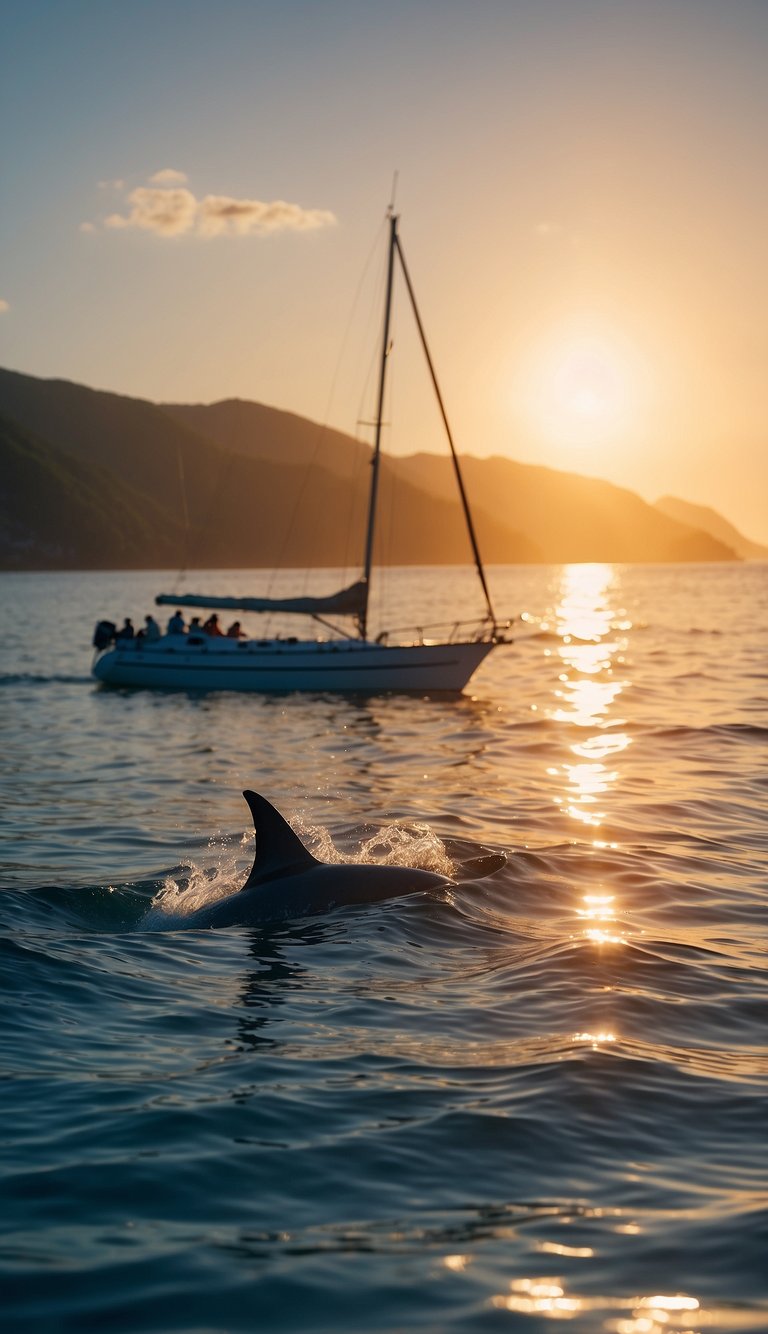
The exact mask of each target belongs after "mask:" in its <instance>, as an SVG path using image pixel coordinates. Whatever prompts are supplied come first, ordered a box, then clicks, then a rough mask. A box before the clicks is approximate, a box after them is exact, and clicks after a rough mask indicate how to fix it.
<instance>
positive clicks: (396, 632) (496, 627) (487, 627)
mask: <svg viewBox="0 0 768 1334" xmlns="http://www.w3.org/2000/svg"><path fill="white" fill-rule="evenodd" d="M513 619H514V618H512V617H510V618H509V619H508V620H504V621H497V620H492V619H491V618H490V617H488V616H483V617H475V618H474V619H472V620H469V621H432V622H430V624H429V625H401V626H395V627H394V628H390V629H388V630H382V631H381V633H380V634H378V635H377V636H376V643H377V644H382V645H384V644H388V643H389V642H390V640H391V639H392V638H393V636H402V635H408V636H410V637H411V638H415V642H416V643H418V644H423V643H424V640H425V636H429V638H430V639H434V638H439V639H442V640H444V641H445V642H446V643H448V644H454V643H457V642H462V643H466V642H467V640H469V641H474V642H476V643H482V642H485V641H487V640H492V641H493V642H494V643H499V644H503V643H504V642H505V640H506V632H507V631H508V630H510V629H511V628H512V623H513Z"/></svg>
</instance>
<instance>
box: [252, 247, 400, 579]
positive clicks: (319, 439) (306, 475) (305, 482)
mask: <svg viewBox="0 0 768 1334" xmlns="http://www.w3.org/2000/svg"><path fill="white" fill-rule="evenodd" d="M383 227H384V224H383V223H382V224H381V226H380V227H379V230H378V232H377V233H376V238H375V240H374V242H373V244H372V246H371V248H370V250H369V253H368V256H367V259H366V261H365V265H364V267H363V272H362V274H361V275H360V278H359V280H358V284H357V288H356V290H355V294H354V297H353V299H352V305H351V308H350V312H349V315H348V317H347V323H346V328H345V331H344V335H343V337H342V341H341V347H340V349H339V354H338V357H337V358H336V366H335V369H334V372H333V375H332V377H331V385H330V389H329V391H328V398H327V401H326V408H325V414H324V418H323V421H322V423H319V424H318V427H317V432H316V435H315V444H314V449H313V451H312V457H311V459H310V461H309V463H308V464H307V466H306V467H305V468H304V470H303V477H302V482H301V485H300V487H299V488H298V492H297V494H296V496H295V499H294V503H293V507H292V510H291V515H290V518H289V520H288V523H287V524H286V527H285V531H284V533H283V540H282V542H281V545H280V551H279V553H278V556H277V559H276V561H275V565H274V567H273V570H272V574H271V577H270V580H269V582H268V584H267V596H270V595H271V592H272V588H273V586H274V582H275V579H276V577H277V574H278V573H279V572H280V571H281V570H282V569H283V568H284V561H285V555H286V551H287V549H288V546H289V543H290V541H291V538H292V537H293V533H294V531H295V528H296V522H297V519H298V514H299V509H300V507H301V504H302V501H303V499H304V496H305V494H306V491H307V488H308V486H309V482H310V477H311V474H312V472H313V470H314V469H315V467H316V466H317V460H318V456H319V453H320V449H321V446H322V444H323V439H324V437H325V435H326V434H327V432H328V429H329V427H328V419H329V417H330V414H331V408H332V404H333V399H334V396H335V393H336V386H337V383H338V379H339V374H340V370H341V365H342V362H343V359H344V357H345V355H346V349H347V344H348V342H349V338H350V334H351V330H352V324H353V321H354V318H355V315H356V313H357V307H358V305H359V302H360V297H361V293H362V291H363V288H364V285H365V282H366V279H367V277H368V273H369V271H370V268H371V264H372V261H373V259H374V257H375V256H376V254H377V252H379V251H380V247H381V234H382V231H383ZM347 532H349V525H348V526H347ZM347 559H348V556H347ZM358 563H359V562H358ZM347 572H348V566H347V568H345V571H344V574H345V576H346V574H347ZM307 578H308V572H306V573H305V583H306V579H307Z"/></svg>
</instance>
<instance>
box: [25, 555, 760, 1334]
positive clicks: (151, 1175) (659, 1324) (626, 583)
mask: <svg viewBox="0 0 768 1334" xmlns="http://www.w3.org/2000/svg"><path fill="white" fill-rule="evenodd" d="M492 580H493V587H494V589H495V590H496V591H497V594H498V597H499V602H500V603H501V604H502V605H503V606H504V607H505V608H509V609H510V610H513V609H514V610H524V609H527V610H528V611H530V612H531V613H533V614H536V615H545V619H546V623H547V628H543V629H542V628H541V627H539V626H537V625H534V626H533V628H534V629H536V631H537V633H535V634H532V635H531V636H530V637H529V638H526V639H524V640H522V641H521V642H519V643H518V644H517V645H515V647H513V648H509V649H504V650H499V651H497V652H496V653H495V654H493V655H492V656H491V658H490V659H489V660H488V662H487V663H486V664H485V665H484V666H483V667H482V668H481V670H480V672H479V673H478V674H477V676H476V677H475V679H474V681H473V682H472V683H471V686H470V688H469V691H468V692H467V693H465V694H464V695H463V696H461V697H454V698H433V699H418V698H410V697H407V698H402V697H396V696H391V697H387V696H382V697H376V698H369V699H359V698H356V699H352V698H345V697H333V696H327V695H326V696H303V697H302V696H287V697H275V698H258V697H244V696H241V697H238V696H236V695H223V694H222V695H209V696H203V697H197V698H195V697H192V696H187V695H183V694H180V695H160V694H150V693H134V694H131V693H121V692H109V691H106V690H103V689H97V688H95V687H94V686H93V685H92V684H91V683H90V681H89V678H88V668H89V664H90V653H89V649H88V647H87V641H88V637H89V635H90V630H91V624H92V622H93V620H95V619H96V617H97V615H103V614H111V615H113V616H116V615H117V614H118V613H120V614H123V613H126V612H127V613H133V614H134V615H136V616H139V615H140V614H142V613H143V612H144V611H146V610H149V608H150V606H151V596H152V594H153V593H154V592H155V591H157V588H158V585H159V581H158V578H157V577H156V576H151V575H146V574H142V575H102V574H99V575H87V576H74V575H68V576H65V575H59V576H47V575H18V576H4V577H3V578H2V580H0V595H1V596H2V608H3V615H2V623H3V626H4V634H3V645H2V668H1V669H0V725H1V727H2V751H1V754H2V782H1V784H0V800H1V801H2V815H3V827H4V835H5V837H4V849H5V851H4V868H3V876H2V887H3V892H2V894H0V952H1V953H2V973H1V975H2V980H3V990H4V1001H5V1003H4V1006H3V1024H2V1027H1V1028H0V1062H1V1066H2V1074H3V1118H2V1150H1V1152H2V1163H1V1165H0V1173H1V1185H0V1192H1V1197H2V1210H1V1217H2V1231H3V1236H2V1240H1V1241H0V1298H1V1299H2V1307H1V1309H2V1312H3V1321H4V1324H5V1327H7V1328H8V1329H9V1330H13V1331H14V1334H15V1332H17V1331H19V1332H21V1331H27V1330H35V1331H60V1330H61V1331H77V1332H78V1334H79V1332H80V1331H89V1330H99V1331H100V1330H110V1331H113V1330H128V1331H170V1330H178V1331H185V1334H198V1332H199V1334H210V1332H213V1331H239V1330H243V1331H245V1330H255V1329H258V1330H275V1331H283V1330H285V1331H289V1330H290V1331H299V1330H313V1331H359V1330H371V1331H388V1332H391V1334H392V1332H394V1331H411V1330H420V1331H435V1332H437V1331H451V1332H452V1334H453V1332H454V1331H455V1332H456V1334H458V1332H459V1331H484V1330H515V1331H526V1332H527V1331H539V1330H547V1329H549V1328H550V1326H551V1322H552V1320H554V1319H558V1320H560V1321H561V1322H562V1323H564V1324H565V1325H566V1326H567V1327H568V1328H569V1329H570V1330H572V1331H573V1332H574V1334H576V1332H577V1331H578V1332H579V1334H587V1332H588V1334H592V1331H613V1332H614V1334H662V1331H667V1330H674V1331H696V1332H699V1331H701V1332H702V1334H703V1331H719V1330H722V1331H726V1330H728V1331H730V1330H750V1331H756V1330H761V1331H765V1330H768V1263H767V1257H768V1154H766V1148H767V1147H768V1101H767V1100H766V1094H767V1093H768V1046H767V1045H766V1034H767V1032H768V1026H767V1021H768V967H767V961H766V906H767V895H766V861H767V859H766V851H767V849H768V823H767V822H766V815H765V809H766V796H767V795H768V793H767V788H768V765H767V764H766V758H767V755H768V749H767V747H766V741H768V702H767V698H766V697H767V694H768V690H767V686H768V667H767V665H766V635H765V626H766V624H767V623H768V607H767V605H766V604H767V603H768V569H767V567H765V566H759V565H747V566H739V567H715V566H710V567H678V568H672V567H669V568H661V567H649V568H612V567H606V566H572V567H567V568H564V569H559V568H558V569H533V570H532V569H526V570H501V569H500V570H495V571H493V572H492ZM162 582H163V583H165V582H167V580H163V581H162ZM200 582H202V581H200ZM212 582H213V581H212ZM221 584H222V580H221V579H220V580H219V586H220V588H221ZM236 584H237V579H236V577H234V576H231V575H227V576H226V585H227V588H232V587H233V586H236ZM251 586H252V581H251ZM389 590H390V596H391V597H395V598H396V600H397V601H398V602H399V603H400V604H401V619H400V620H399V621H398V622H397V623H399V624H405V623H407V622H408V620H409V619H411V616H410V604H411V602H413V603H414V605H415V601H416V599H417V598H418V595H419V594H420V593H423V592H424V591H425V590H428V591H429V595H430V599H431V602H432V605H433V607H434V608H436V610H437V611H438V612H440V611H441V609H443V610H445V609H450V610H451V612H452V611H453V609H454V608H455V607H456V605H457V604H458V603H460V602H461V599H462V597H463V576H460V575H459V574H457V572H455V571H442V572H421V573H420V572H394V573H393V574H392V575H391V576H390V584H389ZM221 591H225V590H224V589H223V588H222V589H221ZM247 786H250V787H255V788H256V789H257V790H259V791H261V792H263V793H264V794H265V795H266V796H267V797H269V798H270V800H272V801H273V802H275V804H277V805H278V806H279V807H280V808H281V809H282V810H283V811H284V812H285V813H286V814H287V815H288V816H290V818H291V819H292V820H293V821H294V822H295V824H296V827H297V828H299V829H301V831H302V832H303V835H304V837H305V838H306V840H307V842H308V843H309V844H310V846H312V847H313V848H314V849H315V850H316V851H319V852H320V854H321V855H324V856H326V857H328V856H331V855H332V853H333V849H334V848H335V849H337V850H338V852H339V853H340V854H343V855H344V856H348V857H355V856H359V855H361V854H360V850H361V846H362V845H366V847H365V848H363V855H368V856H372V857H375V858H382V857H385V856H390V857H391V858H392V859H394V860H396V861H403V862H405V861H413V862H414V863H418V864H421V865H424V864H432V865H440V864H445V859H450V858H457V859H460V858H465V857H469V856H473V855H477V852H478V850H479V849H480V848H481V847H492V848H502V849H504V850H506V851H507V852H508V854H509V861H508V865H507V867H506V869H505V870H504V871H502V872H500V873H499V874H497V875H496V876H495V877H493V878H492V879H490V880H486V881H483V882H482V883H479V884H476V885H461V886H459V887H458V888H457V889H456V890H453V891H450V892H444V891H442V892H439V893H436V894H433V895H424V894H422V895H415V896H413V897H409V898H405V899H401V900H396V901H390V902H386V903H381V904H378V905H372V906H369V907H356V908H346V909H337V910H336V911H334V912H331V913H329V914H327V915H325V916H321V917H316V918H313V919H311V920H305V921H300V922H294V923H290V924H287V925H282V926H280V927H279V928H273V929H255V928H240V929H238V928H232V929H228V930H223V931H193V930H189V929H187V930H185V929H184V923H183V916H182V918H181V920H179V914H180V913H181V914H183V913H184V911H185V908H186V907H187V906H189V904H190V903H191V902H199V901H201V900H202V899H205V897H206V896H207V895H209V894H212V893H217V892H221V889H222V887H227V886H229V885H232V886H235V885H236V884H239V883H241V881H242V878H243V876H244V874H245V871H246V868H247V867H248V865H249V862H250V857H251V855H252V840H251V838H250V836H249V832H248V828H247V825H248V821H247V810H246V807H245V804H244V803H243V801H242V798H241V797H240V795H239V793H240V790H241V789H242V788H243V787H247ZM153 905H154V906H153ZM169 910H170V911H169ZM150 911H151V913H152V916H151V917H150V918H149V920H147V914H148V913H149V912H150ZM164 914H165V915H166V916H167V921H166V922H165V925H166V926H167V927H169V928H171V927H172V928H173V929H166V930H162V929H155V930H147V929H145V928H146V927H147V926H148V925H149V924H154V925H155V926H156V927H157V926H159V927H162V926H163V925H164V921H163V918H164Z"/></svg>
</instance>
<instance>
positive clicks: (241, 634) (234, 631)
mask: <svg viewBox="0 0 768 1334" xmlns="http://www.w3.org/2000/svg"><path fill="white" fill-rule="evenodd" d="M247 638H248V636H247V634H246V633H245V630H242V629H241V628H240V622H239V621H233V622H232V624H231V625H230V627H229V629H228V630H227V639H247Z"/></svg>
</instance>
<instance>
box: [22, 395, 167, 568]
mask: <svg viewBox="0 0 768 1334" xmlns="http://www.w3.org/2000/svg"><path fill="white" fill-rule="evenodd" d="M0 469H1V470H2V479H3V485H2V489H0V567H2V568H3V569H6V570H7V569H20V570H29V569H51V568H56V569H82V568H83V567H93V566H101V565H105V564H108V565H112V566H117V567H120V566H123V565H126V566H132V567H137V566H142V565H146V566H147V567H149V568H151V567H152V566H154V565H156V564H172V563H173V561H174V560H175V558H176V553H177V551H178V547H179V542H180V540H181V533H180V532H178V531H176V530H174V529H173V528H169V525H168V523H167V522H166V521H165V520H164V518H163V514H162V511H161V510H160V508H159V506H157V505H155V504H153V503H152V502H149V501H148V500H147V498H146V497H145V496H142V495H139V494H138V493H137V492H136V491H134V490H133V489H132V488H131V487H129V486H127V485H126V484H125V483H124V482H120V481H118V480H117V478H115V477H113V476H112V475H111V474H110V473H109V472H108V471H107V470H106V469H104V468H97V467H95V466H93V465H91V464H85V463H79V462H77V461H76V460H75V459H72V458H70V457H69V456H68V455H67V454H65V453H64V452H63V451H62V450H60V449H56V448H55V447H54V446H53V445H49V444H47V443H45V442H44V441H41V440H38V439H36V438H35V437H34V436H32V435H30V434H29V433H28V432H27V431H24V430H23V429H22V428H21V427H19V426H17V425H16V423H15V422H11V421H8V420H7V418H0ZM148 551H149V552H151V553H152V558H151V559H147V558H146V555H145V553H146V552H148ZM105 555H106V556H107V559H106V560H105Z"/></svg>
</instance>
